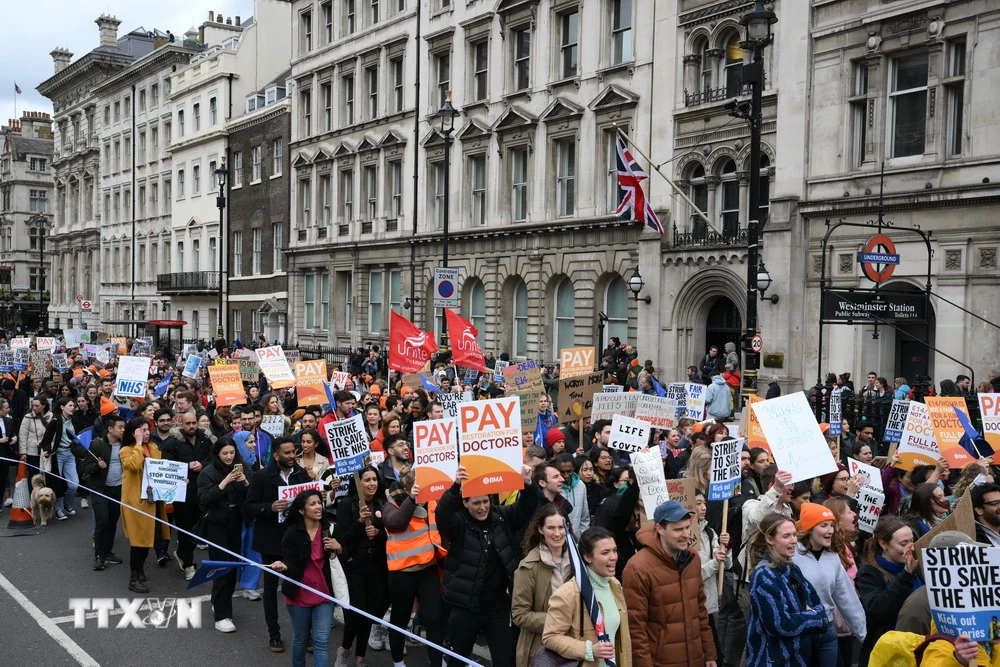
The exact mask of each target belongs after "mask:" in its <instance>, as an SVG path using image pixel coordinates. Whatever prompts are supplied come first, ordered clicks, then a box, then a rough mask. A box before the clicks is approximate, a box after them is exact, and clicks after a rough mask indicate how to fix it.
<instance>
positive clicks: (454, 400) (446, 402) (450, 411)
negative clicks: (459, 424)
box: [437, 391, 472, 419]
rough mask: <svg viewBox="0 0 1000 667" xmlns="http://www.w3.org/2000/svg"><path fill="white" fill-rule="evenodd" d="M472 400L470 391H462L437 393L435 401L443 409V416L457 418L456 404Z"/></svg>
mask: <svg viewBox="0 0 1000 667" xmlns="http://www.w3.org/2000/svg"><path fill="white" fill-rule="evenodd" d="M471 400H472V392H471V391H463V392H462V393H460V394H454V393H447V394H438V397H437V401H438V403H440V404H441V408H442V409H443V410H444V416H445V417H448V418H450V419H458V404H459V403H467V402H469V401H471Z"/></svg>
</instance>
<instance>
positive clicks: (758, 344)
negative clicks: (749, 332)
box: [750, 334, 764, 353]
mask: <svg viewBox="0 0 1000 667" xmlns="http://www.w3.org/2000/svg"><path fill="white" fill-rule="evenodd" d="M750 349H751V350H753V351H754V352H758V353H759V352H760V351H761V350H763V349H764V339H763V338H762V337H761V335H760V334H754V335H753V338H751V339H750Z"/></svg>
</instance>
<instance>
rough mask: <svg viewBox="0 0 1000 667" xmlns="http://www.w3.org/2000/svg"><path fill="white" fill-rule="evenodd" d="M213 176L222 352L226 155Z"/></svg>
mask: <svg viewBox="0 0 1000 667" xmlns="http://www.w3.org/2000/svg"><path fill="white" fill-rule="evenodd" d="M215 177H216V178H217V179H218V181H219V196H218V197H216V198H215V205H216V206H218V207H219V266H218V267H217V268H218V280H219V321H218V324H219V326H218V327H217V328H216V330H215V351H216V352H218V353H219V354H222V349H223V348H224V347H225V346H226V332H225V328H224V327H223V325H222V323H223V322H224V321H225V320H224V319H223V318H224V317H225V315H224V311H223V310H222V289H223V282H222V266H223V248H224V247H225V240H226V233H225V228H224V227H223V224H224V218H223V215H224V213H225V210H226V180H227V179H228V178H229V170H228V169H226V156H225V155H223V156H222V157H221V158H219V168H218V169H216V170H215Z"/></svg>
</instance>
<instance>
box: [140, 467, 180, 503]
mask: <svg viewBox="0 0 1000 667" xmlns="http://www.w3.org/2000/svg"><path fill="white" fill-rule="evenodd" d="M187 476H188V464H187V463H184V462H183V461H168V460H166V459H154V458H151V457H148V456H147V457H146V460H145V464H144V465H143V467H142V490H143V493H144V497H145V498H146V500H147V501H149V502H154V501H163V502H165V503H168V504H169V503H175V502H176V503H182V502H184V500H185V499H186V498H187Z"/></svg>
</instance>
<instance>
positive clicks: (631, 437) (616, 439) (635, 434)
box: [608, 415, 653, 453]
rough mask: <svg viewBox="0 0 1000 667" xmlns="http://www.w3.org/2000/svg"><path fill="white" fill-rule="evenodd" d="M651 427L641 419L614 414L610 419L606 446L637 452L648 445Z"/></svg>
mask: <svg viewBox="0 0 1000 667" xmlns="http://www.w3.org/2000/svg"><path fill="white" fill-rule="evenodd" d="M652 428H653V427H652V426H650V425H649V424H648V423H647V422H644V421H642V420H641V419H633V418H632V417H626V416H624V415H614V417H613V418H612V419H611V438H610V439H609V440H608V447H609V448H611V449H619V450H621V451H623V452H629V453H632V452H637V451H639V450H640V449H643V448H644V447H648V446H649V433H650V430H651V429H652Z"/></svg>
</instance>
